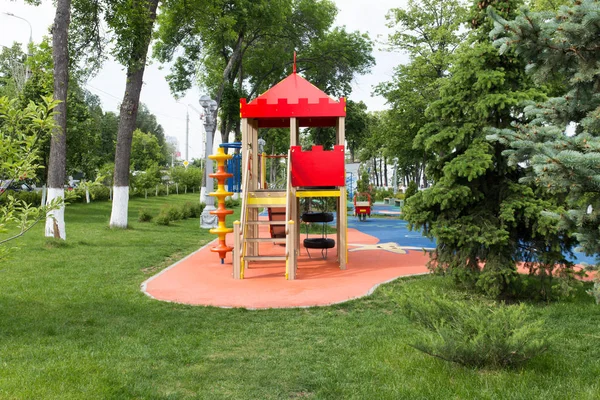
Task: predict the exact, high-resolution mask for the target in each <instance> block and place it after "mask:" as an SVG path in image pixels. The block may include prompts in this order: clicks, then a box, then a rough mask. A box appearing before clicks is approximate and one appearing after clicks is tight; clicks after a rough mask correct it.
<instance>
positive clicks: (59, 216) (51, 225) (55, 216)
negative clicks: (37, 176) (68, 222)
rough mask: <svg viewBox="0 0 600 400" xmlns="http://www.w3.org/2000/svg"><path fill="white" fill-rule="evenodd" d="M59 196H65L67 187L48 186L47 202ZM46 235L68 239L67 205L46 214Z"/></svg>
mask: <svg viewBox="0 0 600 400" xmlns="http://www.w3.org/2000/svg"><path fill="white" fill-rule="evenodd" d="M57 198H62V199H64V198H65V189H64V188H62V189H57V188H48V196H47V202H48V203H50V202H51V201H52V200H54V199H57ZM46 237H54V238H57V239H58V238H60V239H62V240H67V232H66V230H65V205H64V204H63V205H62V207H61V208H59V209H58V210H53V211H50V212H49V213H48V214H47V215H46Z"/></svg>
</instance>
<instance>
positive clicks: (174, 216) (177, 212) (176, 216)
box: [166, 206, 183, 221]
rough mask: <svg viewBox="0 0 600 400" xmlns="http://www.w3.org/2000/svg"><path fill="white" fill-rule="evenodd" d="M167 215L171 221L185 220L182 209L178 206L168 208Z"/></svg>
mask: <svg viewBox="0 0 600 400" xmlns="http://www.w3.org/2000/svg"><path fill="white" fill-rule="evenodd" d="M166 212H167V215H168V216H169V218H170V219H171V221H178V220H180V219H183V212H182V211H181V208H180V207H177V206H168V207H167V208H166Z"/></svg>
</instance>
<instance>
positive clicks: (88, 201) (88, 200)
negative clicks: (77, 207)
mask: <svg viewBox="0 0 600 400" xmlns="http://www.w3.org/2000/svg"><path fill="white" fill-rule="evenodd" d="M85 202H86V203H88V204H89V203H90V191H89V190H88V189H85Z"/></svg>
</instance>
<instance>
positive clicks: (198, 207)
mask: <svg viewBox="0 0 600 400" xmlns="http://www.w3.org/2000/svg"><path fill="white" fill-rule="evenodd" d="M204 207H206V204H204V203H200V204H193V205H192V215H191V217H190V218H199V217H200V215H202V211H204Z"/></svg>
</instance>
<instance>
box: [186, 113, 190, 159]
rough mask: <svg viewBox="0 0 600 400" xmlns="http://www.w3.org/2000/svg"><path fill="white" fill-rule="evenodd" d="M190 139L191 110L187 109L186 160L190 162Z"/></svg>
mask: <svg viewBox="0 0 600 400" xmlns="http://www.w3.org/2000/svg"><path fill="white" fill-rule="evenodd" d="M189 139H190V111H189V110H188V109H187V108H186V111H185V161H187V162H190V158H189V153H188V150H189V147H190V146H189Z"/></svg>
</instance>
